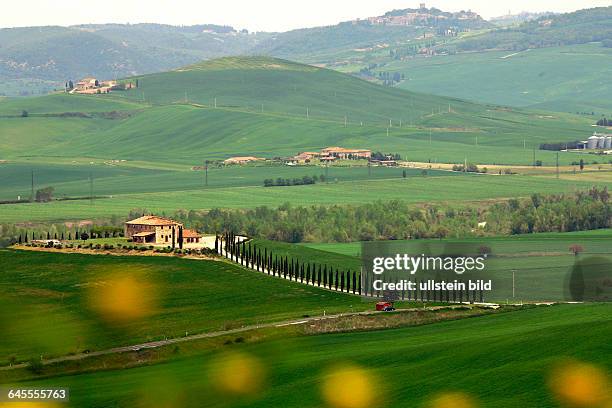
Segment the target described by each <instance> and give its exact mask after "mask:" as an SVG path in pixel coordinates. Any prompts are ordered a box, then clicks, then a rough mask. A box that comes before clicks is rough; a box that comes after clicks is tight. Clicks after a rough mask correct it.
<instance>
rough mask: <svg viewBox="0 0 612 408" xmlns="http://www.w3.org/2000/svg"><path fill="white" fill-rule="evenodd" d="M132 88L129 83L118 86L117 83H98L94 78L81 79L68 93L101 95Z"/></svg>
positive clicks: (132, 85) (131, 84)
mask: <svg viewBox="0 0 612 408" xmlns="http://www.w3.org/2000/svg"><path fill="white" fill-rule="evenodd" d="M132 88H134V84H133V83H131V82H128V83H122V84H119V83H118V82H117V81H112V80H110V81H99V80H98V79H96V78H93V77H88V78H83V79H81V80H80V81H79V82H77V83H76V84H75V86H74V88H72V89H69V91H70V93H79V94H103V93H110V92H111V91H113V90H128V89H132Z"/></svg>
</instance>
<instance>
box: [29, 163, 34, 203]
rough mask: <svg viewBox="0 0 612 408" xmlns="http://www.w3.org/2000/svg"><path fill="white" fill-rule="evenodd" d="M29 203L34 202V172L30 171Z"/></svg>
mask: <svg viewBox="0 0 612 408" xmlns="http://www.w3.org/2000/svg"><path fill="white" fill-rule="evenodd" d="M30 201H31V202H34V170H32V193H31V195H30Z"/></svg>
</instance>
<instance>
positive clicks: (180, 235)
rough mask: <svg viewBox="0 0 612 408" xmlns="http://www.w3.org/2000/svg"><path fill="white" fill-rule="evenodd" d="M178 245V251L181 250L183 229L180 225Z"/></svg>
mask: <svg viewBox="0 0 612 408" xmlns="http://www.w3.org/2000/svg"><path fill="white" fill-rule="evenodd" d="M178 243H179V249H183V227H182V226H180V225H179V235H178Z"/></svg>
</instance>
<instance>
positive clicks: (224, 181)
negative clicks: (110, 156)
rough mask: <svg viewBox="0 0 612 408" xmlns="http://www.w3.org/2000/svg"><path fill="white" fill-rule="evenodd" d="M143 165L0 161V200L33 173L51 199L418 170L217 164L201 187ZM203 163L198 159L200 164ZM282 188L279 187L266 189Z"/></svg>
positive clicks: (182, 172)
mask: <svg viewBox="0 0 612 408" xmlns="http://www.w3.org/2000/svg"><path fill="white" fill-rule="evenodd" d="M154 164H155V163H153V162H151V163H150V165H151V166H147V165H145V164H135V165H132V164H131V163H129V162H121V163H114V162H110V161H104V160H99V159H95V160H93V159H92V160H90V161H87V160H86V159H84V160H79V161H77V162H75V163H61V164H53V163H52V162H51V161H49V163H39V162H38V161H36V160H30V161H16V162H8V163H4V164H0V175H2V177H3V178H4V179H5V180H6V183H4V184H3V185H1V186H0V199H5V200H8V199H16V197H17V196H18V195H21V197H24V198H25V199H28V198H29V196H30V192H31V183H32V172H33V173H34V184H35V189H38V188H41V187H48V186H52V187H54V189H55V195H56V197H64V196H68V197H84V196H89V195H90V189H91V182H90V177H92V178H93V190H94V191H93V192H94V195H117V194H130V193H154V192H159V193H163V192H164V191H184V190H203V189H205V188H208V189H215V188H229V187H260V186H263V184H264V180H265V179H273V180H276V179H277V178H283V179H294V178H300V179H301V178H302V177H304V176H309V177H314V176H316V177H317V182H318V183H324V182H321V181H320V176H325V175H326V174H327V178H328V179H329V180H328V182H329V183H336V182H341V181H360V180H361V181H366V180H387V179H401V178H403V173H404V172H406V177H410V178H413V177H417V176H418V177H420V176H421V172H422V171H421V170H420V169H411V168H397V167H395V168H389V167H375V166H373V167H371V168H370V169H369V170H368V168H367V167H366V166H363V165H361V166H358V167H357V166H356V167H348V166H347V167H343V166H330V167H329V168H327V169H326V168H325V167H324V166H321V165H313V166H295V167H291V166H284V165H280V164H278V165H248V166H216V165H211V166H210V167H209V170H208V187H206V186H205V172H204V171H203V170H202V169H199V170H197V171H194V170H192V168H191V167H190V166H186V165H183V166H181V167H180V168H178V169H172V170H170V169H165V168H163V167H162V168H159V169H154V168H152V166H153V165H154ZM203 165H204V164H203V163H201V164H200V166H203ZM428 176H429V177H436V176H446V177H448V176H463V175H462V174H461V173H452V172H448V171H441V170H429V171H428ZM271 188H283V187H271Z"/></svg>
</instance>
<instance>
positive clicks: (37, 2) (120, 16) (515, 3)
mask: <svg viewBox="0 0 612 408" xmlns="http://www.w3.org/2000/svg"><path fill="white" fill-rule="evenodd" d="M5 1H6V3H5V4H4V5H3V7H2V11H1V12H0V27H26V26H40V25H64V26H66V25H74V24H88V23H165V24H173V25H192V24H208V23H210V24H220V25H231V26H233V27H234V28H237V29H243V28H246V29H248V30H249V31H287V30H291V29H295V28H305V27H315V26H322V25H331V24H336V23H338V22H340V21H347V20H353V19H356V18H365V17H370V16H377V15H381V14H384V13H385V12H386V11H389V10H393V9H396V8H400V9H402V8H417V7H418V6H419V3H420V1H425V0H416V1H413V0H222V1H219V0H215V1H209V0H19V1H10V0H3V2H5ZM425 2H426V5H427V7H432V6H433V7H437V8H439V9H442V10H445V11H459V10H468V9H471V10H472V11H475V12H477V13H479V14H481V15H482V16H483V17H485V18H490V17H495V16H500V15H505V14H507V13H508V11H511V12H512V13H513V14H514V13H518V12H521V11H556V12H568V11H574V10H578V9H582V8H589V7H597V6H610V5H612V0H435V1H430V2H427V1H425Z"/></svg>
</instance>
